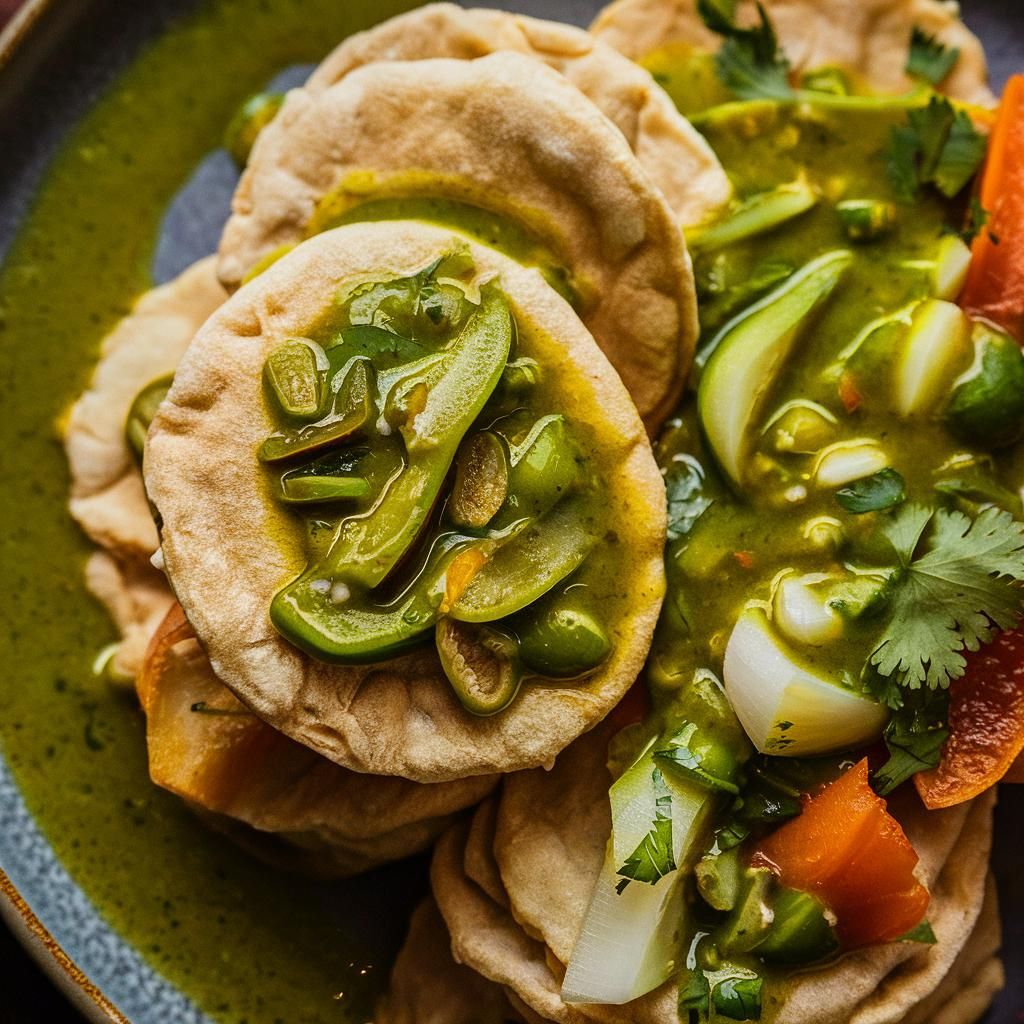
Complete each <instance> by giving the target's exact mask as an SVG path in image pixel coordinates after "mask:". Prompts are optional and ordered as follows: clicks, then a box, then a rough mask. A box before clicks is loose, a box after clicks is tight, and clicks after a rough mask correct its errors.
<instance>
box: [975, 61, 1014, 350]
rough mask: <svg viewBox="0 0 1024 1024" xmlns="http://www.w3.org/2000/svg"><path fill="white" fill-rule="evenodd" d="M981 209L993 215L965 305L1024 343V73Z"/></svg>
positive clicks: (1008, 93)
mask: <svg viewBox="0 0 1024 1024" xmlns="http://www.w3.org/2000/svg"><path fill="white" fill-rule="evenodd" d="M981 205H982V206H983V207H984V208H985V209H986V210H987V211H988V212H989V214H990V217H989V221H988V224H987V225H986V226H985V227H984V228H983V229H982V230H981V231H980V232H979V234H978V236H977V238H975V240H974V245H973V247H972V250H971V251H972V259H971V269H970V271H969V273H968V275H967V284H966V285H965V286H964V290H963V294H962V295H961V296H960V305H961V306H963V308H964V309H965V310H967V312H968V313H973V314H974V315H976V316H982V317H987V318H988V319H989V320H992V321H994V322H995V323H997V324H998V325H999V326H1000V327H1002V328H1004V329H1005V330H1007V331H1009V332H1010V333H1011V334H1012V335H1014V337H1016V338H1017V340H1018V341H1024V75H1014V76H1013V78H1011V79H1010V81H1009V82H1008V83H1007V86H1006V90H1005V91H1004V93H1003V101H1002V103H1001V104H1000V107H999V114H998V117H997V119H996V126H995V129H994V131H993V132H992V137H991V139H990V141H989V147H988V159H987V160H986V162H985V171H984V174H983V176H982V179H981Z"/></svg>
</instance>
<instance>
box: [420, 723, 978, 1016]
mask: <svg viewBox="0 0 1024 1024" xmlns="http://www.w3.org/2000/svg"><path fill="white" fill-rule="evenodd" d="M607 739H608V735H607V730H605V729H596V730H594V732H592V733H591V734H590V735H588V736H586V737H584V738H583V739H582V740H580V741H579V742H577V743H576V744H574V745H573V746H572V747H571V748H569V749H568V750H567V751H566V752H565V753H564V754H563V755H562V757H560V758H559V760H558V762H557V763H556V765H555V767H554V769H553V770H552V771H551V772H546V773H545V772H538V771H534V772H524V773H521V774H519V775H515V776H510V777H509V778H508V779H506V783H505V786H504V788H503V791H502V798H501V801H500V804H499V814H498V820H497V826H496V831H495V858H496V860H497V863H498V866H499V868H500V871H501V877H502V881H503V883H504V887H505V891H506V893H507V898H508V904H509V907H510V909H509V910H507V911H506V910H504V909H503V908H502V907H500V906H498V905H497V904H496V903H494V901H493V900H491V899H490V898H489V897H487V896H486V894H484V892H483V890H481V889H479V888H478V887H476V886H473V885H472V883H470V881H469V879H468V878H467V877H466V876H465V871H464V866H463V865H462V864H460V858H462V860H463V861H464V858H465V854H464V852H463V851H464V849H465V845H466V841H467V838H466V834H465V833H464V832H458V831H457V830H453V832H451V833H448V834H446V836H445V837H444V838H442V840H441V841H440V843H439V845H438V848H437V852H436V853H435V864H434V870H433V874H432V878H433V882H434V891H435V895H436V897H437V900H438V903H439V905H440V907H441V910H442V913H443V914H444V916H445V919H446V921H447V923H448V926H449V929H450V931H451V934H452V938H453V948H454V949H455V952H456V955H457V956H458V957H460V958H461V959H463V960H464V962H466V963H468V964H470V965H471V966H474V967H476V969H477V970H480V971H481V972H482V973H484V974H486V975H487V976H488V977H491V978H493V979H494V980H496V981H499V982H500V983H501V984H503V985H506V986H508V987H511V988H512V989H513V990H514V991H515V992H516V993H517V994H518V995H519V997H520V998H521V999H523V1000H524V1001H525V1002H526V1003H527V1004H528V1005H530V1006H532V1007H533V1009H534V1010H535V1011H536V1012H538V1013H541V1014H543V1015H545V1016H546V1017H548V1018H550V1019H551V1020H555V1021H559V1022H564V1024H582V1022H583V1021H585V1020H598V1021H605V1022H608V1024H619V1022H621V1024H627V1022H630V1024H676V1021H677V1009H676V1002H677V991H676V985H675V983H674V982H668V983H666V985H665V986H663V987H662V988H661V989H659V990H657V991H655V992H652V993H650V994H649V995H647V996H645V997H643V998H642V999H638V1000H635V1001H634V1002H633V1003H630V1004H627V1005H626V1006H624V1007H620V1006H573V1005H568V1004H564V1003H562V1001H561V998H560V996H559V995H558V990H559V988H560V983H561V977H562V975H563V973H564V964H565V963H566V962H567V960H568V959H569V958H570V957H571V955H572V950H573V948H574V946H575V942H576V936H577V935H578V933H579V929H580V927H581V925H582V922H583V918H584V915H585V913H586V909H587V905H588V903H589V899H590V892H591V889H592V887H593V884H594V881H595V880H596V878H597V875H598V873H599V871H600V868H601V864H602V862H603V858H604V848H605V843H606V842H607V837H608V833H609V830H610V813H609V809H608V797H607V791H608V785H609V781H610V780H609V777H608V775H607V770H606V768H605V764H604V762H605V757H606V751H607ZM993 802H994V797H993V796H992V795H987V796H986V797H985V798H984V799H980V800H978V801H976V802H975V803H974V804H971V805H969V806H963V807H960V808H954V809H950V811H949V812H947V811H943V812H938V813H936V812H927V811H924V810H923V808H922V807H921V805H920V803H919V802H918V801H917V799H916V796H915V795H914V794H913V793H912V792H911V793H907V794H901V795H900V799H896V800H893V801H892V802H891V805H890V806H891V807H892V809H893V812H894V813H895V814H896V815H897V817H898V818H899V819H900V821H901V823H902V824H903V826H904V829H905V830H906V832H907V835H908V837H909V838H910V839H911V841H912V842H913V844H914V847H915V849H916V850H917V851H918V853H919V856H920V858H921V859H920V864H919V867H918V873H919V876H920V877H921V878H922V880H923V881H925V882H926V883H927V884H928V885H929V888H930V890H931V892H932V903H931V906H930V909H929V912H928V919H929V921H930V923H931V924H932V926H933V928H934V930H935V933H936V936H937V937H938V942H937V943H936V945H935V946H932V947H929V948H927V949H926V950H924V951H922V949H921V947H920V946H915V945H913V944H910V943H896V944H889V945H886V946H878V947H874V948H869V949H864V950H860V951H857V952H855V953H852V954H849V955H847V956H845V957H843V958H842V959H841V960H840V961H839V962H838V963H836V964H835V965H832V966H830V967H828V968H825V969H822V970H819V971H813V972H804V973H802V974H799V975H796V976H794V977H793V978H792V979H791V980H790V982H789V983H788V985H787V987H786V989H785V990H783V991H777V992H776V993H775V995H776V996H777V997H778V998H780V999H781V1006H779V1007H778V1008H777V1009H776V1010H775V1011H774V1014H773V1017H772V1019H773V1020H779V1021H784V1022H786V1024H804V1022H809V1021H813V1022H814V1024H896V1022H899V1021H901V1020H902V1019H903V1017H904V1016H905V1015H906V1014H907V1013H908V1012H910V1011H911V1010H912V1009H913V1008H914V1007H915V1006H916V1004H918V1003H919V1002H921V1001H922V1000H923V999H925V998H927V997H928V996H929V995H930V994H931V993H932V992H933V991H934V990H935V989H936V988H937V987H938V986H939V985H940V984H941V983H942V981H943V979H945V978H946V977H947V976H948V975H949V973H950V971H951V970H952V969H953V966H954V964H955V962H956V961H957V958H958V957H959V956H960V955H961V951H962V950H963V949H964V947H965V945H966V944H967V942H968V939H969V937H970V936H971V935H972V934H974V932H975V928H976V926H977V925H978V923H979V918H980V915H981V910H982V907H983V905H984V904H985V892H986V884H985V880H986V872H987V863H988V853H989V848H990V845H991V835H992V805H993ZM458 828H462V826H458ZM453 836H454V838H453ZM459 875H461V876H462V877H459ZM481 901H485V902H484V903H482V902H481ZM485 904H486V906H487V907H488V912H487V914H486V915H485V914H484V913H483V907H484V905H485ZM980 920H981V924H982V928H983V929H988V931H987V932H983V933H982V934H991V927H992V922H991V919H990V918H988V917H987V916H986V917H985V918H980ZM513 936H515V937H514V938H513ZM501 946H504V947H506V948H508V949H510V950H515V951H516V952H515V958H513V957H511V956H509V957H506V958H505V961H504V962H502V958H501V957H500V956H499V955H498V953H497V950H498V948H499V947H501ZM989 953H991V949H989ZM545 972H546V973H545ZM968 1004H969V1001H968V1000H966V999H965V1002H964V1004H963V1005H964V1006H965V1007H966V1006H967V1005H968ZM961 1019H962V1020H963V1021H968V1020H970V1019H971V1018H970V1017H969V1016H964V1017H963V1018H961Z"/></svg>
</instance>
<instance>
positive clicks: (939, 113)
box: [886, 96, 988, 202]
mask: <svg viewBox="0 0 1024 1024" xmlns="http://www.w3.org/2000/svg"><path fill="white" fill-rule="evenodd" d="M987 145H988V143H987V140H986V139H985V136H984V135H982V134H981V133H980V132H978V131H977V130H976V129H975V127H974V125H973V124H972V123H971V119H970V118H969V117H968V116H967V114H966V112H965V111H963V110H956V109H955V108H954V107H953V104H952V103H950V102H949V100H947V99H944V98H943V97H941V96H933V97H932V98H931V100H930V101H929V103H928V106H926V107H919V108H917V109H915V110H911V111H909V112H908V114H907V123H906V124H905V125H900V126H898V127H896V128H894V129H893V130H892V138H891V140H890V143H889V152H888V159H887V163H886V171H887V173H888V176H889V182H890V184H891V185H892V187H893V189H894V190H895V192H896V195H897V197H898V198H900V199H902V200H904V201H905V202H912V201H913V200H914V199H915V198H916V197H917V195H918V193H919V192H920V191H921V189H923V188H925V187H927V186H934V187H935V188H937V189H938V190H939V192H941V193H942V194H943V195H944V196H946V198H948V199H952V198H953V197H954V196H956V195H958V194H959V193H960V192H961V191H962V190H963V188H964V186H965V185H966V184H967V183H968V182H969V181H970V180H971V179H972V178H973V177H974V175H975V174H976V173H977V172H978V168H979V167H980V166H981V162H982V160H984V158H985V150H986V148H987Z"/></svg>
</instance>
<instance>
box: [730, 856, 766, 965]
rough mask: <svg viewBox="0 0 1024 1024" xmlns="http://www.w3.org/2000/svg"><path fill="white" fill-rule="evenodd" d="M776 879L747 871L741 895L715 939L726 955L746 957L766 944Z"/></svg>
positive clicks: (763, 872)
mask: <svg viewBox="0 0 1024 1024" xmlns="http://www.w3.org/2000/svg"><path fill="white" fill-rule="evenodd" d="M774 887H775V876H774V875H773V874H772V873H771V871H769V870H768V869H767V868H748V869H747V872H746V877H745V879H744V880H743V883H742V893H741V895H740V897H739V899H738V900H737V902H736V905H735V906H734V907H733V909H732V911H731V912H730V913H729V916H728V917H727V918H726V919H725V921H724V922H723V924H722V926H721V928H720V929H719V931H718V934H717V935H716V939H717V945H718V948H719V949H720V950H721V951H722V952H723V953H724V954H725V955H726V956H732V955H734V954H736V953H749V952H751V950H754V949H757V948H758V947H760V945H761V943H762V942H764V941H765V939H766V938H767V936H768V933H769V931H770V929H771V926H772V921H773V920H774V912H773V909H772V905H771V897H772V890H773V889H774Z"/></svg>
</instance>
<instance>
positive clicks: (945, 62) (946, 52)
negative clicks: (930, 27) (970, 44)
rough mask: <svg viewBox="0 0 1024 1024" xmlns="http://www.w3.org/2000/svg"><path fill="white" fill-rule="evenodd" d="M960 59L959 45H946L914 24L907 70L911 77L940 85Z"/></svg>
mask: <svg viewBox="0 0 1024 1024" xmlns="http://www.w3.org/2000/svg"><path fill="white" fill-rule="evenodd" d="M959 59H960V50H959V49H958V48H957V47H955V46H954V47H949V46H945V45H944V44H943V43H940V42H939V40H938V39H936V37H935V36H933V35H930V34H929V33H928V32H925V31H924V29H922V28H920V27H919V26H917V25H915V26H914V31H913V32H912V33H911V35H910V55H909V56H908V57H907V66H906V72H907V74H908V75H910V77H911V78H922V79H924V80H925V81H926V82H930V83H931V84H932V85H938V84H939V82H941V81H942V80H943V79H944V78H945V77H946V76H947V75H948V74H949V73H950V71H952V70H953V67H954V65H955V64H956V62H957V61H958V60H959Z"/></svg>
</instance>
